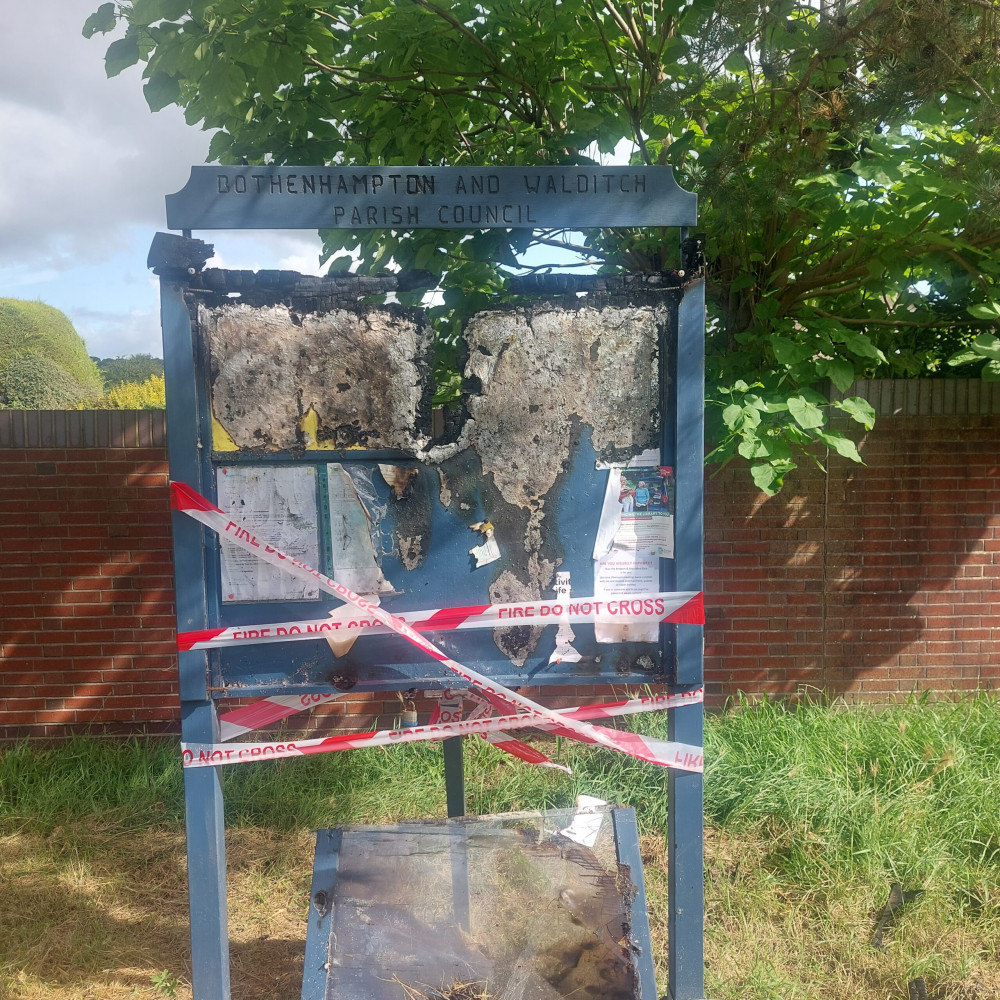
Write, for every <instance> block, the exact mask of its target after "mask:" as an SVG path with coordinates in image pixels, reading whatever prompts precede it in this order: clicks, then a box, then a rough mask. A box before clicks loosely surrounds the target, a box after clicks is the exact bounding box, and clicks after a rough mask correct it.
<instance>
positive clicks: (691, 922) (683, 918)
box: [667, 705, 705, 1000]
mask: <svg viewBox="0 0 1000 1000" xmlns="http://www.w3.org/2000/svg"><path fill="white" fill-rule="evenodd" d="M703 721H704V719H703V713H702V707H701V705H686V706H684V708H677V709H674V711H673V712H671V713H670V739H672V740H678V741H679V742H681V743H693V744H694V745H695V746H701V745H702V732H703V728H704V727H703ZM702 791H703V785H702V776H701V775H700V774H693V773H691V772H687V771H676V770H672V771H671V772H670V774H669V776H668V781H667V809H668V816H669V823H668V832H667V836H668V842H667V867H668V872H667V879H668V894H669V900H668V905H669V911H668V914H669V915H668V935H669V942H670V954H669V961H668V968H669V980H668V987H669V990H670V998H671V1000H700V998H701V997H704V995H705V961H704V933H705V884H704V878H705V875H704V871H705V863H704V858H703V843H702Z"/></svg>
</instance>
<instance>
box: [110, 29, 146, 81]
mask: <svg viewBox="0 0 1000 1000" xmlns="http://www.w3.org/2000/svg"><path fill="white" fill-rule="evenodd" d="M138 61H139V33H138V32H137V31H131V30H129V32H128V33H127V34H126V35H125V37H124V38H119V39H118V40H117V41H114V42H112V43H111V44H110V45H109V46H108V51H107V53H106V54H105V56H104V71H105V73H107V75H108V78H109V79H110V78H111V77H113V76H117V75H118V74H119V73H120V72H121V71H122V70H123V69H128V67H129V66H134V65H135V64H136V63H137V62H138Z"/></svg>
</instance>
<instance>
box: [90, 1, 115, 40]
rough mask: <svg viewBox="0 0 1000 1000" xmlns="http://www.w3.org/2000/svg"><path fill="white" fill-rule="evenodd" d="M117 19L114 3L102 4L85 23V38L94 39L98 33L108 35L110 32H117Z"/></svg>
mask: <svg viewBox="0 0 1000 1000" xmlns="http://www.w3.org/2000/svg"><path fill="white" fill-rule="evenodd" d="M115 24H117V19H116V18H115V5H114V4H113V3H102V4H101V6H100V7H98V8H97V10H95V11H94V13H93V14H91V15H90V17H88V18H87V20H86V21H84V22H83V37H84V38H93V37H94V35H96V34H97V33H98V32H100V33H101V34H102V35H106V34H107V33H108V32H109V31H114V30H115Z"/></svg>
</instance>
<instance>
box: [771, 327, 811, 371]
mask: <svg viewBox="0 0 1000 1000" xmlns="http://www.w3.org/2000/svg"><path fill="white" fill-rule="evenodd" d="M771 349H772V350H773V351H774V357H775V360H776V361H777V362H778V364H781V365H789V366H791V365H797V364H800V363H801V362H803V361H805V360H806V359H807V358H810V357H812V355H813V353H814V348H813V347H812V346H811V345H809V344H802V343H796V342H795V341H794V340H788V339H787V338H786V337H779V336H778V334H776V333H772V334H771Z"/></svg>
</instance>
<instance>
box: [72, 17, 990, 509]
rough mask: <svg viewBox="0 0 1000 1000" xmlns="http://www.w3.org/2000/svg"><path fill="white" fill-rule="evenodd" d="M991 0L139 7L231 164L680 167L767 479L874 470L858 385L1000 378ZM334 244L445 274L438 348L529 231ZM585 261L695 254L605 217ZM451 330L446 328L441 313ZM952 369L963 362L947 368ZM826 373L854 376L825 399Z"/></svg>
mask: <svg viewBox="0 0 1000 1000" xmlns="http://www.w3.org/2000/svg"><path fill="white" fill-rule="evenodd" d="M998 13H1000V5H998V3H997V2H996V0H769V2H767V3H764V2H759V0H758V2H753V0H721V2H712V0H646V2H641V0H497V2H493V3H490V4H482V3H477V2H473V0H356V2H353V3H349V2H331V0H313V2H311V3H308V4H304V3H301V2H298V0H257V2H255V3H252V4H247V3H244V2H243V0H195V2H191V0H134V2H131V3H128V2H119V3H105V4H102V5H101V7H100V8H99V10H98V11H97V12H96V13H95V14H94V15H92V16H91V18H90V19H89V20H88V22H87V25H86V26H85V29H84V33H85V34H87V35H92V34H94V33H96V32H99V31H103V32H107V31H112V30H115V28H116V26H117V27H119V28H120V27H121V26H122V25H124V27H125V33H124V35H123V36H122V37H119V38H117V39H116V40H115V41H113V42H112V43H111V45H110V47H109V48H108V51H107V57H106V65H107V71H108V73H109V75H115V74H117V73H119V72H121V71H122V70H123V69H124V68H126V67H127V66H130V65H132V64H135V63H138V62H143V63H144V64H145V67H144V70H143V74H144V77H145V85H144V86H145V93H146V98H147V101H148V103H149V105H150V107H151V108H153V109H154V110H156V109H158V108H161V107H164V106H166V105H168V104H171V103H176V104H179V105H180V106H181V107H182V108H183V109H184V112H185V115H186V116H187V120H188V121H189V122H190V123H191V124H200V125H201V126H202V127H203V128H206V129H210V130H214V132H215V134H214V135H213V138H212V141H211V145H210V158H212V159H216V160H219V161H220V162H223V163H239V162H243V161H244V160H245V161H246V162H249V163H276V164H292V163H295V164H308V163H321V162H322V163H343V164H353V163H376V162H377V163H384V164H407V163H413V164H446V163H448V164H469V165H489V164H494V163H497V164H499V163H504V164H582V163H592V162H594V161H595V160H597V159H600V158H601V157H607V156H610V155H611V154H612V153H613V152H614V151H616V150H619V151H620V150H621V149H622V148H623V145H622V144H623V143H625V144H626V146H627V148H628V149H630V150H631V155H632V159H633V161H634V162H637V163H645V164H670V165H671V166H673V168H674V170H675V171H676V173H677V175H678V179H679V180H680V181H681V183H682V185H683V186H685V187H688V188H689V189H692V190H695V191H697V192H698V194H699V201H700V218H701V222H700V228H703V229H704V230H705V232H706V236H707V247H708V255H709V266H708V296H709V308H710V317H711V322H710V337H709V358H708V362H709V367H708V372H709V382H710V388H709V404H710V406H709V413H710V416H711V417H712V420H711V422H710V427H711V433H712V439H713V443H714V444H715V445H716V451H715V453H714V455H715V457H716V458H717V459H719V460H720V461H724V460H727V459H729V458H731V457H733V456H736V455H740V456H742V457H743V458H744V459H746V460H748V461H749V463H750V465H751V468H752V471H753V475H754V478H755V480H756V481H757V483H758V484H759V485H760V486H761V487H762V488H763V489H765V490H768V491H769V492H770V491H774V490H775V489H777V488H778V487H779V486H780V484H781V480H782V476H783V475H784V474H785V473H786V472H787V471H788V470H789V469H791V468H793V467H794V466H795V463H796V461H798V460H800V459H801V456H802V455H803V454H808V455H810V456H812V457H813V458H814V459H815V460H817V461H820V460H822V456H823V455H824V454H825V453H826V452H827V451H828V449H833V450H834V451H836V452H837V453H839V454H841V455H844V456H846V457H848V458H851V459H854V460H859V457H860V456H859V455H858V452H857V450H856V446H855V444H854V441H853V440H852V439H851V438H850V437H849V436H848V435H847V434H845V433H844V431H843V430H842V429H841V425H840V424H836V425H831V423H830V420H829V411H830V410H831V408H833V409H839V410H841V411H843V412H844V414H845V415H846V416H847V417H849V418H851V420H853V421H855V422H856V423H857V424H860V425H862V426H865V427H868V426H870V425H871V422H872V420H873V413H872V411H871V408H870V407H869V406H868V405H867V404H866V403H864V401H863V400H859V399H856V398H853V397H848V398H847V399H843V400H841V399H840V398H839V395H838V394H839V393H842V392H844V391H846V390H847V389H848V387H849V386H850V384H851V383H852V382H853V381H854V380H855V379H856V378H859V377H873V376H918V375H923V374H929V373H947V372H948V371H952V370H954V371H957V372H959V373H964V372H965V371H966V369H964V368H963V367H962V366H963V365H965V364H967V363H969V362H970V361H972V360H980V361H985V365H983V366H982V367H983V371H984V374H985V375H986V376H987V377H1000V349H998V346H997V345H998V342H997V341H996V338H995V336H994V331H995V328H996V326H997V325H998V317H1000V309H998V307H997V305H996V303H997V300H998V298H1000V297H998V296H997V293H996V288H995V285H996V282H997V278H998V274H1000V259H998V258H997V256H996V254H995V252H994V251H995V247H996V245H997V238H998V236H1000V218H998V213H1000V144H998V123H1000V118H998V114H997V106H996V104H995V102H994V99H993V95H994V94H995V93H997V92H998V85H1000V79H998V77H1000V74H998V53H1000V30H998ZM533 240H534V241H535V242H539V241H540V242H543V243H556V244H563V243H565V242H567V240H568V238H567V237H566V236H565V234H552V233H543V234H535V236H534V237H532V236H530V235H523V234H520V233H517V232H513V233H511V232H504V231H496V230H494V231H489V232H477V233H466V234H461V233H458V234H456V233H444V232H436V231H426V230H421V231H409V232H379V233H375V232H352V231H337V232H328V233H325V234H324V248H325V254H326V256H327V258H334V261H335V264H337V263H338V261H339V262H340V263H345V262H348V259H347V258H346V257H345V256H343V251H345V250H350V251H353V252H354V253H355V254H356V255H358V256H359V259H360V263H359V265H358V266H359V267H360V268H361V269H362V270H366V271H370V270H375V269H379V268H383V267H385V266H387V265H389V264H390V262H395V263H397V264H399V265H403V266H416V267H420V268H428V269H432V270H434V271H436V272H438V273H439V274H441V283H442V287H443V289H444V304H443V305H442V306H441V307H440V310H439V312H440V320H441V324H442V325H441V330H442V334H443V337H444V338H445V340H447V337H448V336H449V335H451V334H453V333H454V331H455V330H456V329H457V328H458V325H457V319H458V318H459V317H460V315H461V313H462V311H463V310H464V311H468V310H471V309H475V308H478V307H479V306H480V305H481V304H482V303H483V301H484V296H486V295H487V294H499V293H501V292H502V290H503V281H504V273H505V268H512V267H514V266H516V264H517V262H518V254H519V253H520V252H521V251H523V250H525V249H526V247H527V245H528V244H529V243H530V242H532V241H533ZM577 249H578V251H579V255H580V256H579V261H581V262H589V263H591V264H594V263H596V264H597V265H598V266H600V267H602V268H605V269H620V268H625V269H629V270H638V271H643V270H654V271H655V270H661V269H664V268H668V267H671V266H676V265H677V247H676V234H675V233H670V232H667V233H665V232H663V231H659V230H600V231H592V232H590V233H588V234H586V235H585V236H583V237H582V238H581V239H580V240H579V241H578V247H577ZM449 323H450V325H449ZM949 358H951V367H949V366H948V365H946V364H944V362H945V361H946V360H947V359H949ZM831 385H832V386H833V387H835V388H836V390H838V394H834V397H833V398H834V399H836V400H837V401H836V402H833V403H831V393H830V387H831Z"/></svg>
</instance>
